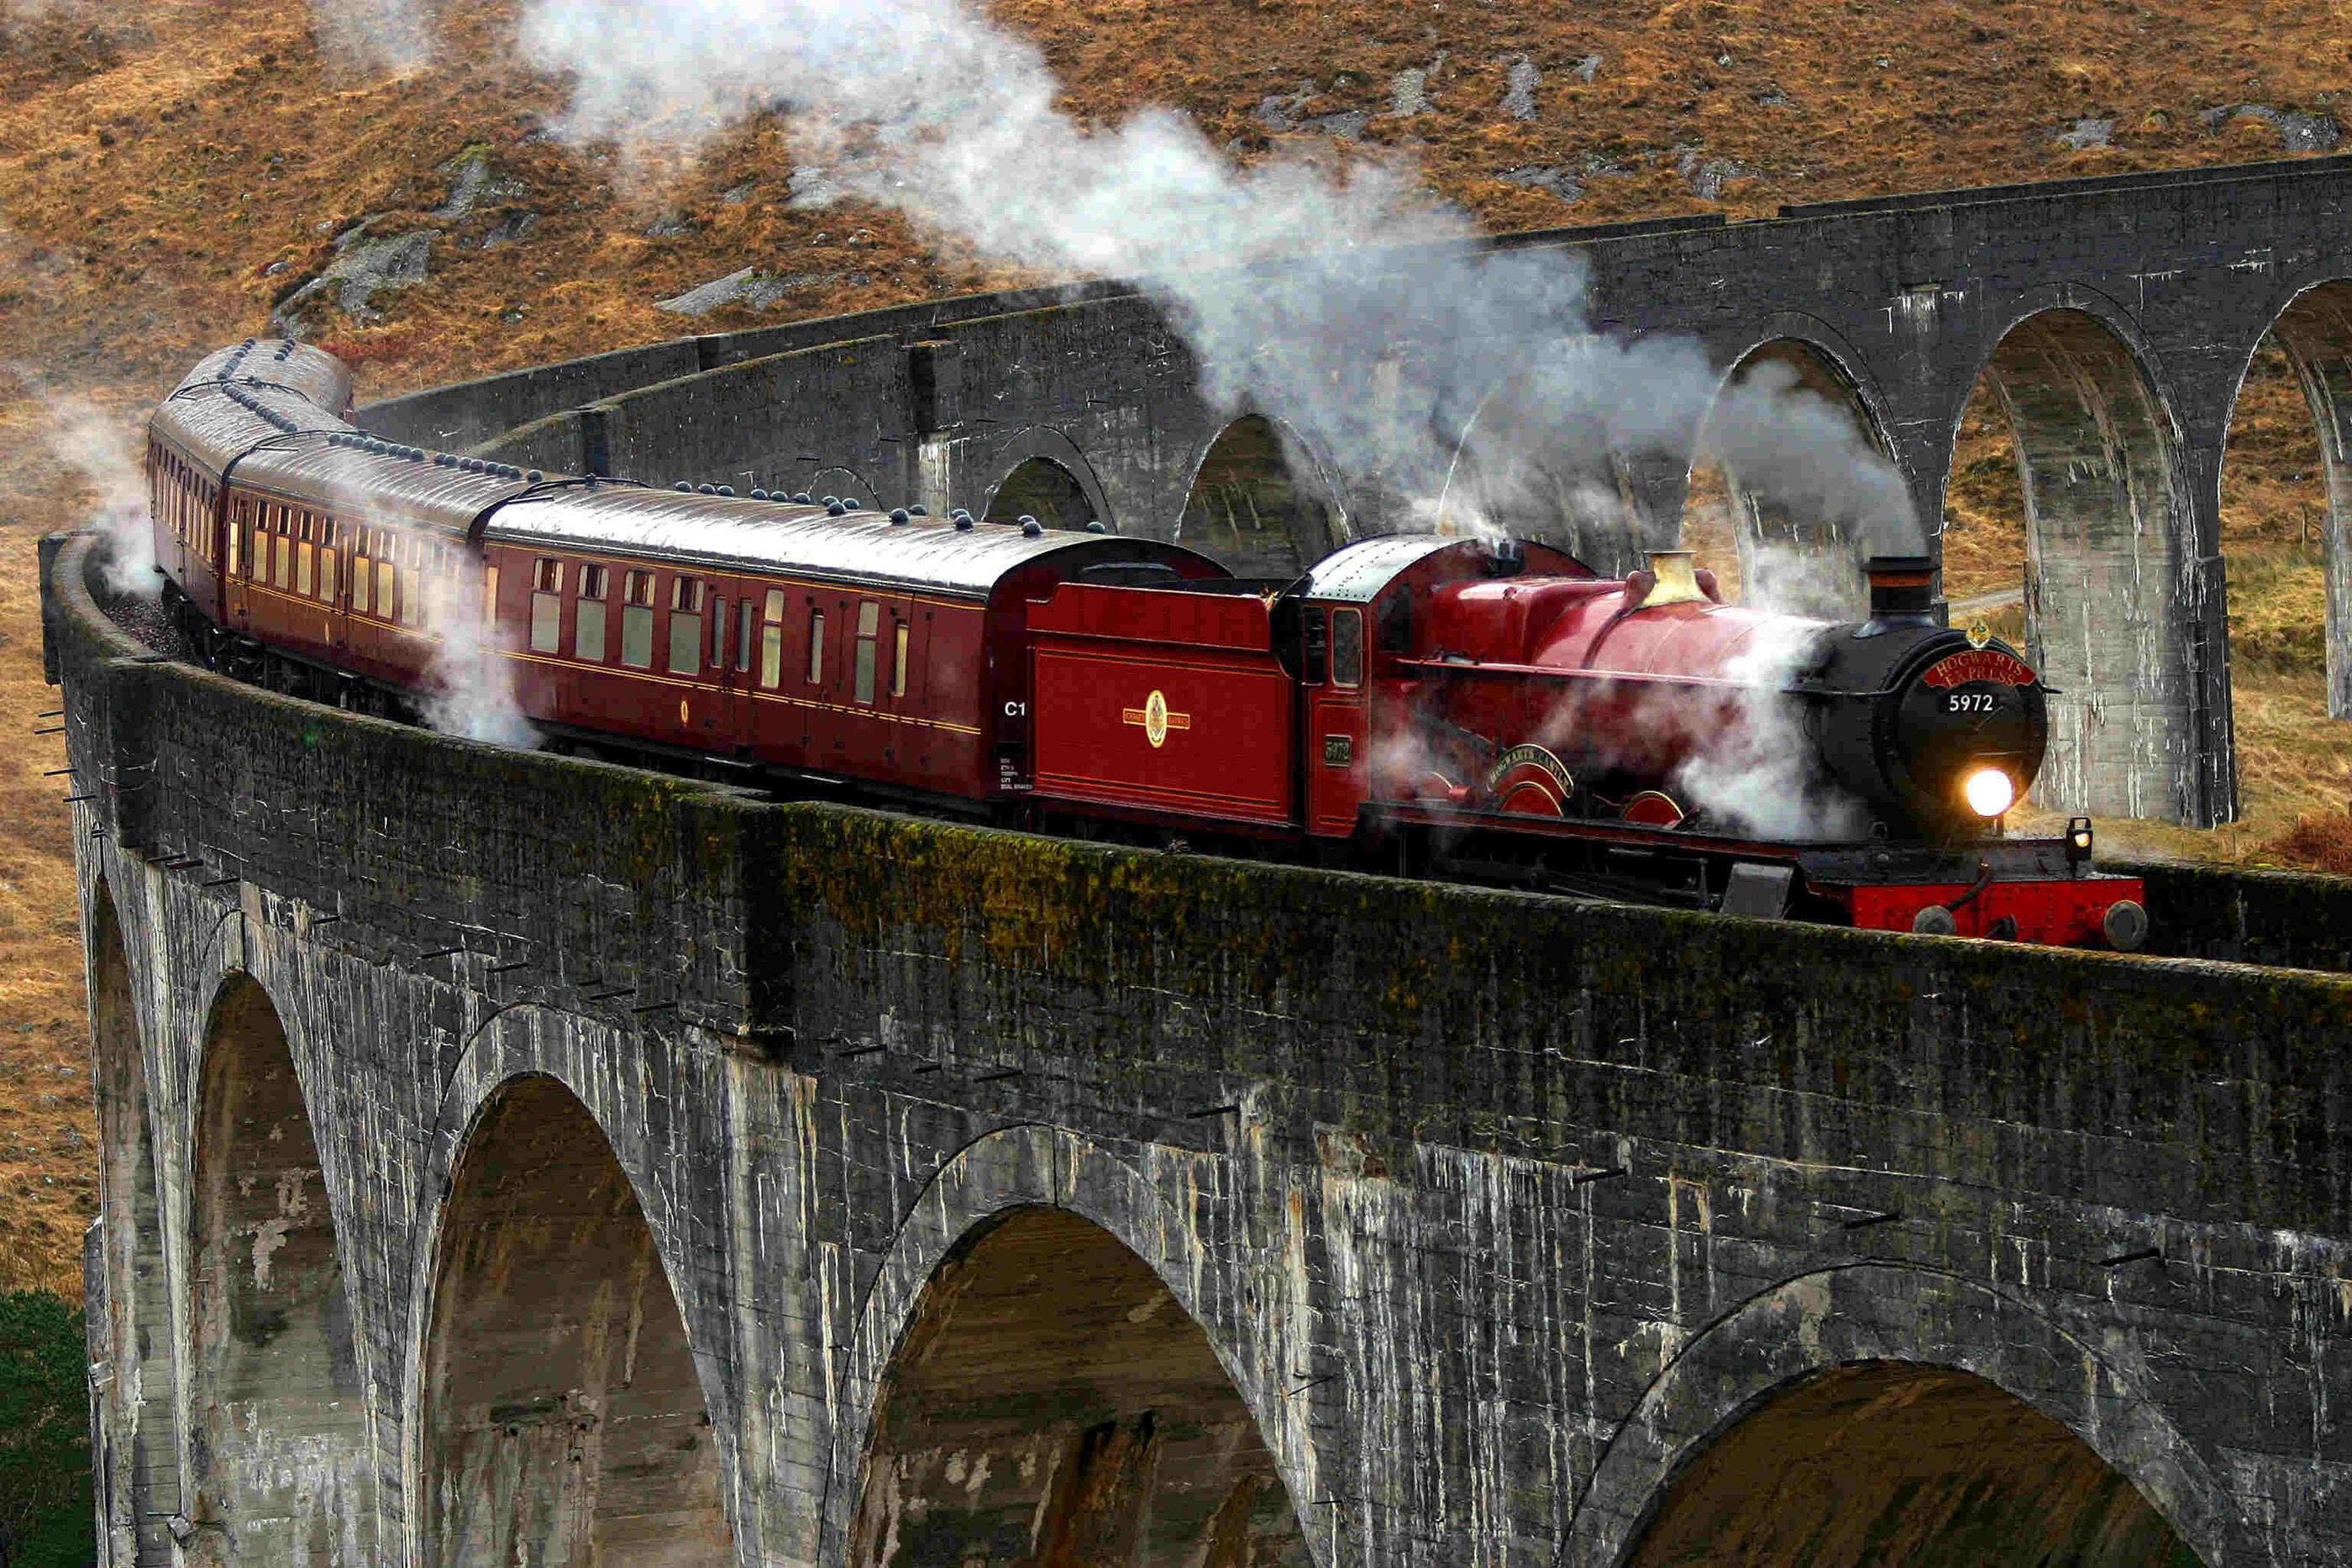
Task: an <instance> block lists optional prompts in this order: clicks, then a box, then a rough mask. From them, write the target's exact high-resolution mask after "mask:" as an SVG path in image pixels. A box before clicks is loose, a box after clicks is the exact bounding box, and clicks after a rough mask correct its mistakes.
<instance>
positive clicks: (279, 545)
mask: <svg viewBox="0 0 2352 1568" xmlns="http://www.w3.org/2000/svg"><path fill="white" fill-rule="evenodd" d="M293 534H294V513H293V511H292V509H291V508H289V507H278V527H277V529H276V530H275V531H274V532H273V533H272V534H271V536H270V537H271V538H273V539H275V540H276V541H277V542H276V543H275V544H273V545H271V546H270V547H269V548H270V549H272V550H273V551H275V552H276V559H277V562H278V566H277V570H274V571H272V572H271V573H270V578H271V580H273V581H275V582H276V583H277V584H278V587H280V588H291V587H293V586H294V538H293Z"/></svg>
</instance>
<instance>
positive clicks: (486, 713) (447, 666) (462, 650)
mask: <svg viewBox="0 0 2352 1568" xmlns="http://www.w3.org/2000/svg"><path fill="white" fill-rule="evenodd" d="M483 587H484V585H483V582H482V579H481V574H480V572H479V571H478V570H476V569H475V568H474V566H473V561H472V558H471V557H470V556H467V557H464V558H463V559H462V560H461V564H460V566H459V568H458V570H457V573H456V574H455V575H453V576H449V577H442V578H434V577H428V578H427V579H426V580H425V630H426V631H427V632H431V633H432V634H433V636H434V638H435V640H436V641H435V645H434V656H433V663H432V665H431V667H430V668H429V669H427V670H426V672H425V685H426V695H425V702H424V705H423V717H424V719H425V723H426V724H427V725H429V726H431V727H433V728H435V729H437V730H439V731H441V732H442V733H443V734H444V735H459V736H463V737H466V738H467V739H468V740H487V741H491V742H494V743H496V744H497V745H499V746H512V747H520V748H521V749H522V750H525V751H529V750H531V749H533V748H535V747H537V746H538V745H539V742H540V734H539V731H538V729H537V728H535V727H533V726H532V724H531V722H530V719H528V718H526V717H524V716H523V711H522V704H521V703H520V701H519V700H518V699H517V698H516V696H515V687H514V664H513V663H512V661H510V660H509V659H508V658H506V657H505V654H506V653H507V651H508V650H507V646H506V642H507V639H506V637H505V634H504V633H503V632H501V631H500V630H499V627H497V626H495V625H493V624H491V623H490V622H489V620H488V617H487V616H486V615H485V614H484V610H485V603H484V597H483Z"/></svg>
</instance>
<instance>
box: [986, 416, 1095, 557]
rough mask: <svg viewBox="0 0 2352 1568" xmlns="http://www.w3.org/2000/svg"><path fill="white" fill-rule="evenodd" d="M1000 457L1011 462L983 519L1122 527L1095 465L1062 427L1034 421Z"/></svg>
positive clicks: (1065, 526) (1001, 450)
mask: <svg viewBox="0 0 2352 1568" xmlns="http://www.w3.org/2000/svg"><path fill="white" fill-rule="evenodd" d="M996 460H997V461H998V462H999V463H1001V464H1006V465H1009V466H1007V468H1006V469H1005V473H1004V477H1003V478H1002V479H1000V480H999V481H997V485H996V488H995V489H994V490H993V491H992V492H990V495H989V498H988V507H987V509H986V510H985V511H984V512H982V520H983V521H986V522H991V523H1013V522H1018V521H1020V520H1021V518H1023V517H1035V518H1036V519H1037V520H1038V521H1039V522H1040V523H1043V524H1044V525H1045V527H1047V528H1063V529H1078V530H1083V529H1084V528H1086V526H1087V524H1088V523H1095V522H1099V523H1100V524H1102V526H1103V530H1104V531H1105V532H1107V533H1117V532H1118V520H1117V519H1116V518H1114V517H1112V516H1111V511H1110V502H1109V501H1108V498H1107V497H1105V496H1104V495H1103V488H1102V484H1101V482H1100V481H1099V480H1098V479H1097V478H1096V476H1095V471H1094V467H1093V465H1091V464H1089V463H1087V459H1086V455H1085V454H1084V453H1082V452H1080V451H1079V450H1078V446H1077V443H1076V442H1074V441H1072V440H1071V439H1070V438H1069V437H1068V436H1066V435H1065V434H1062V433H1061V432H1060V431H1058V430H1055V429H1053V428H1051V427H1049V426H1046V425H1032V426H1031V427H1030V428H1028V429H1026V430H1024V431H1023V432H1021V434H1018V435H1016V436H1014V437H1013V439H1012V440H1011V441H1009V442H1007V443H1006V444H1004V445H1003V447H1001V448H999V449H997V452H996Z"/></svg>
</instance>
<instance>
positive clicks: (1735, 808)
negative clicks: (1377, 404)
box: [148, 340, 2147, 949]
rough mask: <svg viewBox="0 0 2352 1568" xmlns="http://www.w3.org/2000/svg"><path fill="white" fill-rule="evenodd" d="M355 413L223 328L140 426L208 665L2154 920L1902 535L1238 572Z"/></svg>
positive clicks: (1365, 840)
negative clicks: (1710, 566) (2053, 797)
mask: <svg viewBox="0 0 2352 1568" xmlns="http://www.w3.org/2000/svg"><path fill="white" fill-rule="evenodd" d="M351 402H352V378H351V375H350V372H349V371H348V370H346V369H345V367H344V366H343V365H342V364H341V362H340V361H336V360H335V359H334V358H332V357H331V356H330V355H328V354H326V353H323V352H321V351H320V350H316V349H312V348H309V347H306V346H304V345H301V344H299V343H296V342H287V341H262V340H248V341H247V342H246V343H244V344H242V345H240V346H238V347H236V348H233V349H228V350H222V351H221V352H218V353H215V354H214V355H212V356H210V357H208V358H207V359H205V361H203V362H202V363H201V364H199V365H198V366H197V367H196V368H195V370H194V371H192V372H191V373H190V374H189V376H188V377H187V379H186V380H185V381H184V382H183V383H182V384H181V386H180V387H179V389H178V390H177V391H175V392H173V394H172V395H171V397H170V398H168V399H167V400H166V401H165V402H163V405H162V406H161V407H160V408H159V409H158V410H157V411H156V413H155V414H154V416H153V417H152V420H151V422H150V427H149V445H148V476H149V481H150V486H151V496H152V504H153V526H154V536H155V538H154V543H155V549H156V554H157V560H158V562H159V567H158V570H160V571H161V572H162V573H163V575H164V577H165V578H166V580H167V581H166V585H165V590H164V591H165V595H166V599H167V601H168V602H169V604H170V606H171V608H172V610H173V613H174V615H175V617H176V619H177V620H178V622H179V623H180V625H181V628H182V630H183V631H184V632H185V634H186V635H187V637H188V638H189V640H190V643H191V644H192V646H193V647H194V650H195V651H196V653H197V654H198V656H199V657H200V658H202V659H203V660H204V661H205V663H207V664H212V665H214V666H215V667H220V668H226V669H228V670H230V671H232V672H233V673H236V674H243V675H247V676H249V677H253V678H257V679H260V680H263V681H265V682H266V683H268V684H269V685H274V686H276V687H278V689H281V690H287V691H292V692H296V693H299V694H300V695H309V696H312V697H316V698H320V699H321V700H327V701H331V702H336V703H338V704H340V705H341V706H347V707H352V708H355V709H359V710H362V711H372V712H380V713H381V712H408V711H413V710H415V708H416V707H417V706H419V705H421V704H422V703H424V702H425V701H426V700H428V699H430V698H432V697H433V696H434V695H435V693H436V689H438V688H442V687H446V685H449V684H451V683H452V682H453V680H454V681H455V682H457V684H459V685H463V684H464V683H465V681H466V678H467V672H466V670H465V668H464V666H465V665H466V664H467V662H468V661H471V662H473V664H474V665H475V667H476V668H477V669H479V668H480V667H481V666H483V665H484V664H488V667H490V669H491V671H492V673H493V674H494V675H495V676H498V677H499V679H501V680H503V682H504V683H505V684H506V685H509V686H510V687H511V691H512V695H513V700H514V703H515V705H516V706H518V707H519V708H520V714H521V715H522V716H525V717H527V718H528V719H529V720H530V721H531V723H533V724H534V725H536V726H537V727H540V728H541V729H543V730H544V731H546V732H547V733H548V734H549V735H551V736H552V737H556V740H557V742H558V743H559V744H576V745H581V746H585V747H595V748H599V749H604V750H608V751H614V752H625V753H627V754H629V755H632V756H636V757H642V758H655V759H665V760H669V761H672V762H677V761H686V762H689V763H692V764H694V765H697V766H705V767H712V768H740V769H744V770H748V771H751V772H754V773H757V774H758V775H760V776H763V777H766V778H769V779H774V780H777V781H779V782H788V781H795V780H796V781H801V782H810V781H817V780H824V781H831V782H834V783H837V784H842V785H846V786H849V787H852V788H855V789H858V790H859V791H861V792H863V793H866V794H867V795H869V796H872V797H875V798H878V799H886V800H908V801H913V802H918V803H922V804H926V805H929V806H930V807H933V808H948V809H956V810H968V811H971V812H975V813H978V814H982V815H986V816H990V817H993V818H996V819H999V820H1006V821H1016V822H1023V823H1029V824H1034V825H1040V826H1046V827H1060V828H1064V829H1067V830H1070V831H1150V832H1159V833H1166V832H1169V831H1180V832H1184V833H1189V834H1205V835H1213V836H1215V837H1217V838H1218V839H1219V840H1221V841H1226V842H1231V843H1234V844H1244V843H1248V842H1252V841H1255V842H1256V843H1259V844H1264V845H1269V846H1275V847H1279V848H1287V849H1290V850H1294V851H1297V850H1312V851H1317V852H1323V853H1327V854H1339V855H1346V856H1350V857H1354V858H1359V859H1365V860H1371V861H1375V862H1376V863H1384V864H1391V865H1395V866H1398V867H1400V868H1401V869H1405V870H1415V869H1424V868H1425V869H1433V870H1449V871H1460V872H1465V873H1472V874H1486V875H1495V876H1500V877H1503V878H1505V879H1507V880H1515V881H1522V882H1526V883H1532V884H1534V885H1539V886H1549V887H1555V888H1564V889H1569V890H1574V891H1583V892H1593V893H1600V894H1605V895H1611V896H1620V897H1633V898H1639V899H1643V900H1647V901H1654V902H1680V903H1684V904H1689V905H1691V906H1694V907H1700V908H1707V909H1718V910H1723V911H1726V912H1729V913H1735V914H1746V915H1765V916H1780V915H1789V916H1798V917H1805V918H1812V919H1819V920H1825V921H1831V922H1835V923H1841V924H1851V925H1858V926H1864V927H1869V928H1874V929H1885V930H1906V931H1920V932H1927V933H1932V934H1937V935H1964V936H1994V937H2007V938H2012V939H2017V940H2024V941H2032V942H2044V943H2060V944H2073V945H2095V944H2104V945H2106V946H2115V947H2118V948H2126V949H2128V948H2134V947H2137V946H2139V945H2140V943H2141V941H2142V940H2143V939H2144V937H2145V935H2146V931H2147V917H2146V914H2145V912H2144V910H2143V908H2142V900H2143V898H2144V894H2143V892H2142V889H2141V885H2140V883H2138V882H2137V880H2136V879H2133V878H2128V877H2117V876H2110V875H2105V874H2102V873H2095V872H2093V871H2092V870H2091V869H2090V865H2089V858H2090V848H2091V832H2090V825H2089V823H2088V821H2086V820H2081V819H2078V820H2076V821H2074V823H2073V824H2071V825H2070V829H2069V831H2068V833H2067V835H2066V836H2065V837H2064V838H2063V839H2056V840H2047V841H2026V840H2016V839H2011V838H2007V837H2004V836H2003V835H2002V834H2001V831H2000V819H2001V818H2002V816H2003V815H2004V814H2005V813H2006V812H2007V811H2008V810H2009V809H2010V807H2011V804H2012V803H2013V802H2014V801H2015V800H2017V799H2018V798H2020V797H2021V795H2022V794H2023V793H2024V791H2025V790H2026V789H2027V788H2028V787H2029V786H2030V785H2031V784H2032V781H2033V779H2034V776H2035V774H2036V772H2037V771H2038V769H2039V768H2040V766H2041V761H2042V747H2043V744H2044V739H2045V737H2046V733H2047V727H2046V717H2045V714H2044V688H2043V687H2042V684H2041V682H2040V680H2039V678H2038V676H2037V675H2036V674H2035V673H2034V672H2033V670H2032V668H2031V667H2030V666H2029V665H2028V664H2026V663H2025V662H2024V661H2023V660H2021V658H2019V657H2018V656H2017V654H2016V653H2015V652H2014V651H2013V650H2011V649H2010V648H2008V647H2006V646H2004V645H2002V644H2000V643H1998V642H1997V641H1994V640H1991V639H1990V638H1988V637H1986V636H1985V635H1984V634H1983V633H1982V632H1975V633H1968V634H1964V633H1962V632H1957V631H1953V630H1951V629H1949V628H1948V627H1946V626H1944V625H1942V624H1940V623H1939V620H1938V618H1937V615H1936V613H1935V610H1936V606H1935V604H1934V601H1933V573H1932V570H1931V569H1930V563H1928V562H1927V561H1926V560H1923V559H1881V560H1878V561H1874V562H1873V563H1872V567H1871V577H1872V596H1871V618H1870V619H1869V620H1868V621H1867V622H1864V623H1863V624H1861V625H1855V626H1832V625H1829V624H1826V623H1823V622H1812V621H1806V620H1801V619H1797V618H1793V617H1788V616H1780V615H1773V614H1769V613H1766V612H1759V611H1754V610H1748V609H1743V608H1739V607H1736V606H1731V605H1727V604H1725V603H1723V602H1721V601H1720V599H1719V596H1718V594H1717V589H1716V585H1715V582H1714V580H1713V579H1712V577H1711V576H1710V575H1709V574H1708V573H1706V572H1704V571H1699V570H1696V569H1695V568H1694V566H1693V565H1692V562H1691V559H1690V558H1689V557H1688V556H1687V555H1685V554H1683V553H1681V552H1662V553H1660V554H1657V555H1655V556H1654V557H1652V559H1651V566H1650V569H1649V570H1643V571H1637V572H1635V573H1633V575H1632V576H1630V577H1628V578H1625V579H1622V580H1621V579H1612V578H1603V577H1601V576H1599V575H1598V574H1596V573H1595V572H1593V571H1592V570H1590V569H1589V568H1587V567H1585V566H1584V565H1583V564H1581V563H1580V562H1579V561H1577V560H1576V559H1573V558H1571V557H1570V556H1568V555H1566V554H1564V553H1562V552H1560V551H1559V550H1556V549H1550V548H1549V547H1546V546H1542V545H1538V544H1521V543H1518V542H1517V541H1513V540H1507V539H1506V540H1481V539H1471V538H1442V537H1435V536H1427V535H1404V536H1393V537H1389V538H1373V539H1367V540H1364V541H1361V542H1359V543H1355V544H1351V545H1349V546H1346V547H1345V548H1343V549H1340V550H1339V551H1338V552H1336V553H1335V554H1333V555H1331V556H1330V557H1328V559H1325V560H1323V561H1321V562H1320V563H1318V565H1316V566H1315V567H1314V568H1313V569H1311V570H1309V571H1308V573H1307V575H1306V576H1305V577H1304V578H1301V579H1300V580H1297V581H1295V582H1288V583H1268V582H1256V581H1249V580H1240V579H1237V578H1235V577H1234V576H1233V574H1231V573H1230V572H1228V571H1227V570H1225V569H1224V568H1223V567H1222V566H1220V565H1218V564H1217V563H1216V562H1214V561H1213V560H1211V559H1208V558H1207V557H1205V556H1202V555H1201V554H1198V553H1197V552H1194V551H1192V550H1189V549H1183V548H1181V547H1180V546H1178V545H1174V544H1169V543H1163V542H1160V541H1156V540H1150V539H1139V538H1122V537H1119V536H1117V535H1112V534H1108V533H1102V532H1092V531H1090V532H1087V533H1076V532H1060V531H1047V530H1045V529H1043V528H1039V527H1038V526H1037V525H1036V524H1035V523H1034V521H1027V520H1024V523H1023V524H1021V525H1018V526H1003V525H992V524H985V523H975V522H973V521H972V520H971V517H969V516H968V515H967V514H963V513H958V514H957V515H956V516H955V517H953V518H950V519H940V518H934V517H928V516H925V515H923V513H922V509H921V508H919V507H915V508H904V509H898V510H894V511H892V512H889V513H888V514H887V515H886V514H883V513H881V512H878V511H874V510H869V509H866V508H865V507H862V506H860V505H859V504H857V503H856V502H855V501H847V502H845V501H841V500H835V499H833V498H830V497H829V498H828V500H829V501H830V503H831V504H829V505H820V504H815V503H812V502H811V501H810V499H809V498H808V497H805V496H803V497H788V496H786V495H784V494H782V492H778V493H777V494H775V495H773V496H770V495H768V494H766V493H765V492H762V491H754V492H753V493H752V494H751V496H749V497H736V496H734V495H732V494H731V493H728V492H725V491H723V490H715V489H713V487H711V486H702V487H700V489H699V490H693V489H688V487H687V486H679V487H678V488H677V489H675V490H656V489H651V488H647V487H646V486H639V485H636V484H634V483H631V482H628V481H619V480H612V479H605V478H602V477H593V476H581V477H571V476H556V477H549V476H542V475H540V474H536V473H531V474H526V473H524V472H523V471H521V470H520V469H517V468H514V467H511V466H509V465H500V464H494V463H488V462H485V461H483V460H480V459H477V458H469V457H463V456H458V455H449V454H433V453H427V452H425V451H423V450H422V449H419V448H415V447H409V446H402V445H395V444H390V443H386V442H383V441H380V440H377V439H375V438H373V437H372V436H368V435H366V434H362V433H361V432H359V431H357V430H355V429H354V428H353V427H352V425H351V424H349V423H347V416H348V415H349V413H350V412H351ZM498 665H503V666H504V670H503V673H502V674H500V673H499V671H498V670H497V668H496V667H497V666H498ZM1767 826H1769V827H1771V828H1772V831H1770V832H1769V833H1767V832H1765V831H1760V829H1761V828H1763V827H1767Z"/></svg>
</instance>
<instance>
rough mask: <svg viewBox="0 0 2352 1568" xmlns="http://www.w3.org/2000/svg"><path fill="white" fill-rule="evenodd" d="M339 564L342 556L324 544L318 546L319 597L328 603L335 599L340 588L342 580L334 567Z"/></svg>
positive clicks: (337, 566)
mask: <svg viewBox="0 0 2352 1568" xmlns="http://www.w3.org/2000/svg"><path fill="white" fill-rule="evenodd" d="M341 565H342V558H341V556H339V555H337V554H336V553H335V552H334V550H332V549H329V548H326V547H324V546H321V547H320V550H319V597H320V598H321V599H323V600H325V601H327V602H328V603H330V604H332V603H333V602H334V601H335V598H336V595H337V594H338V592H340V591H341V588H342V580H341V578H340V577H338V576H337V575H336V569H337V568H339V567H341Z"/></svg>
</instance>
